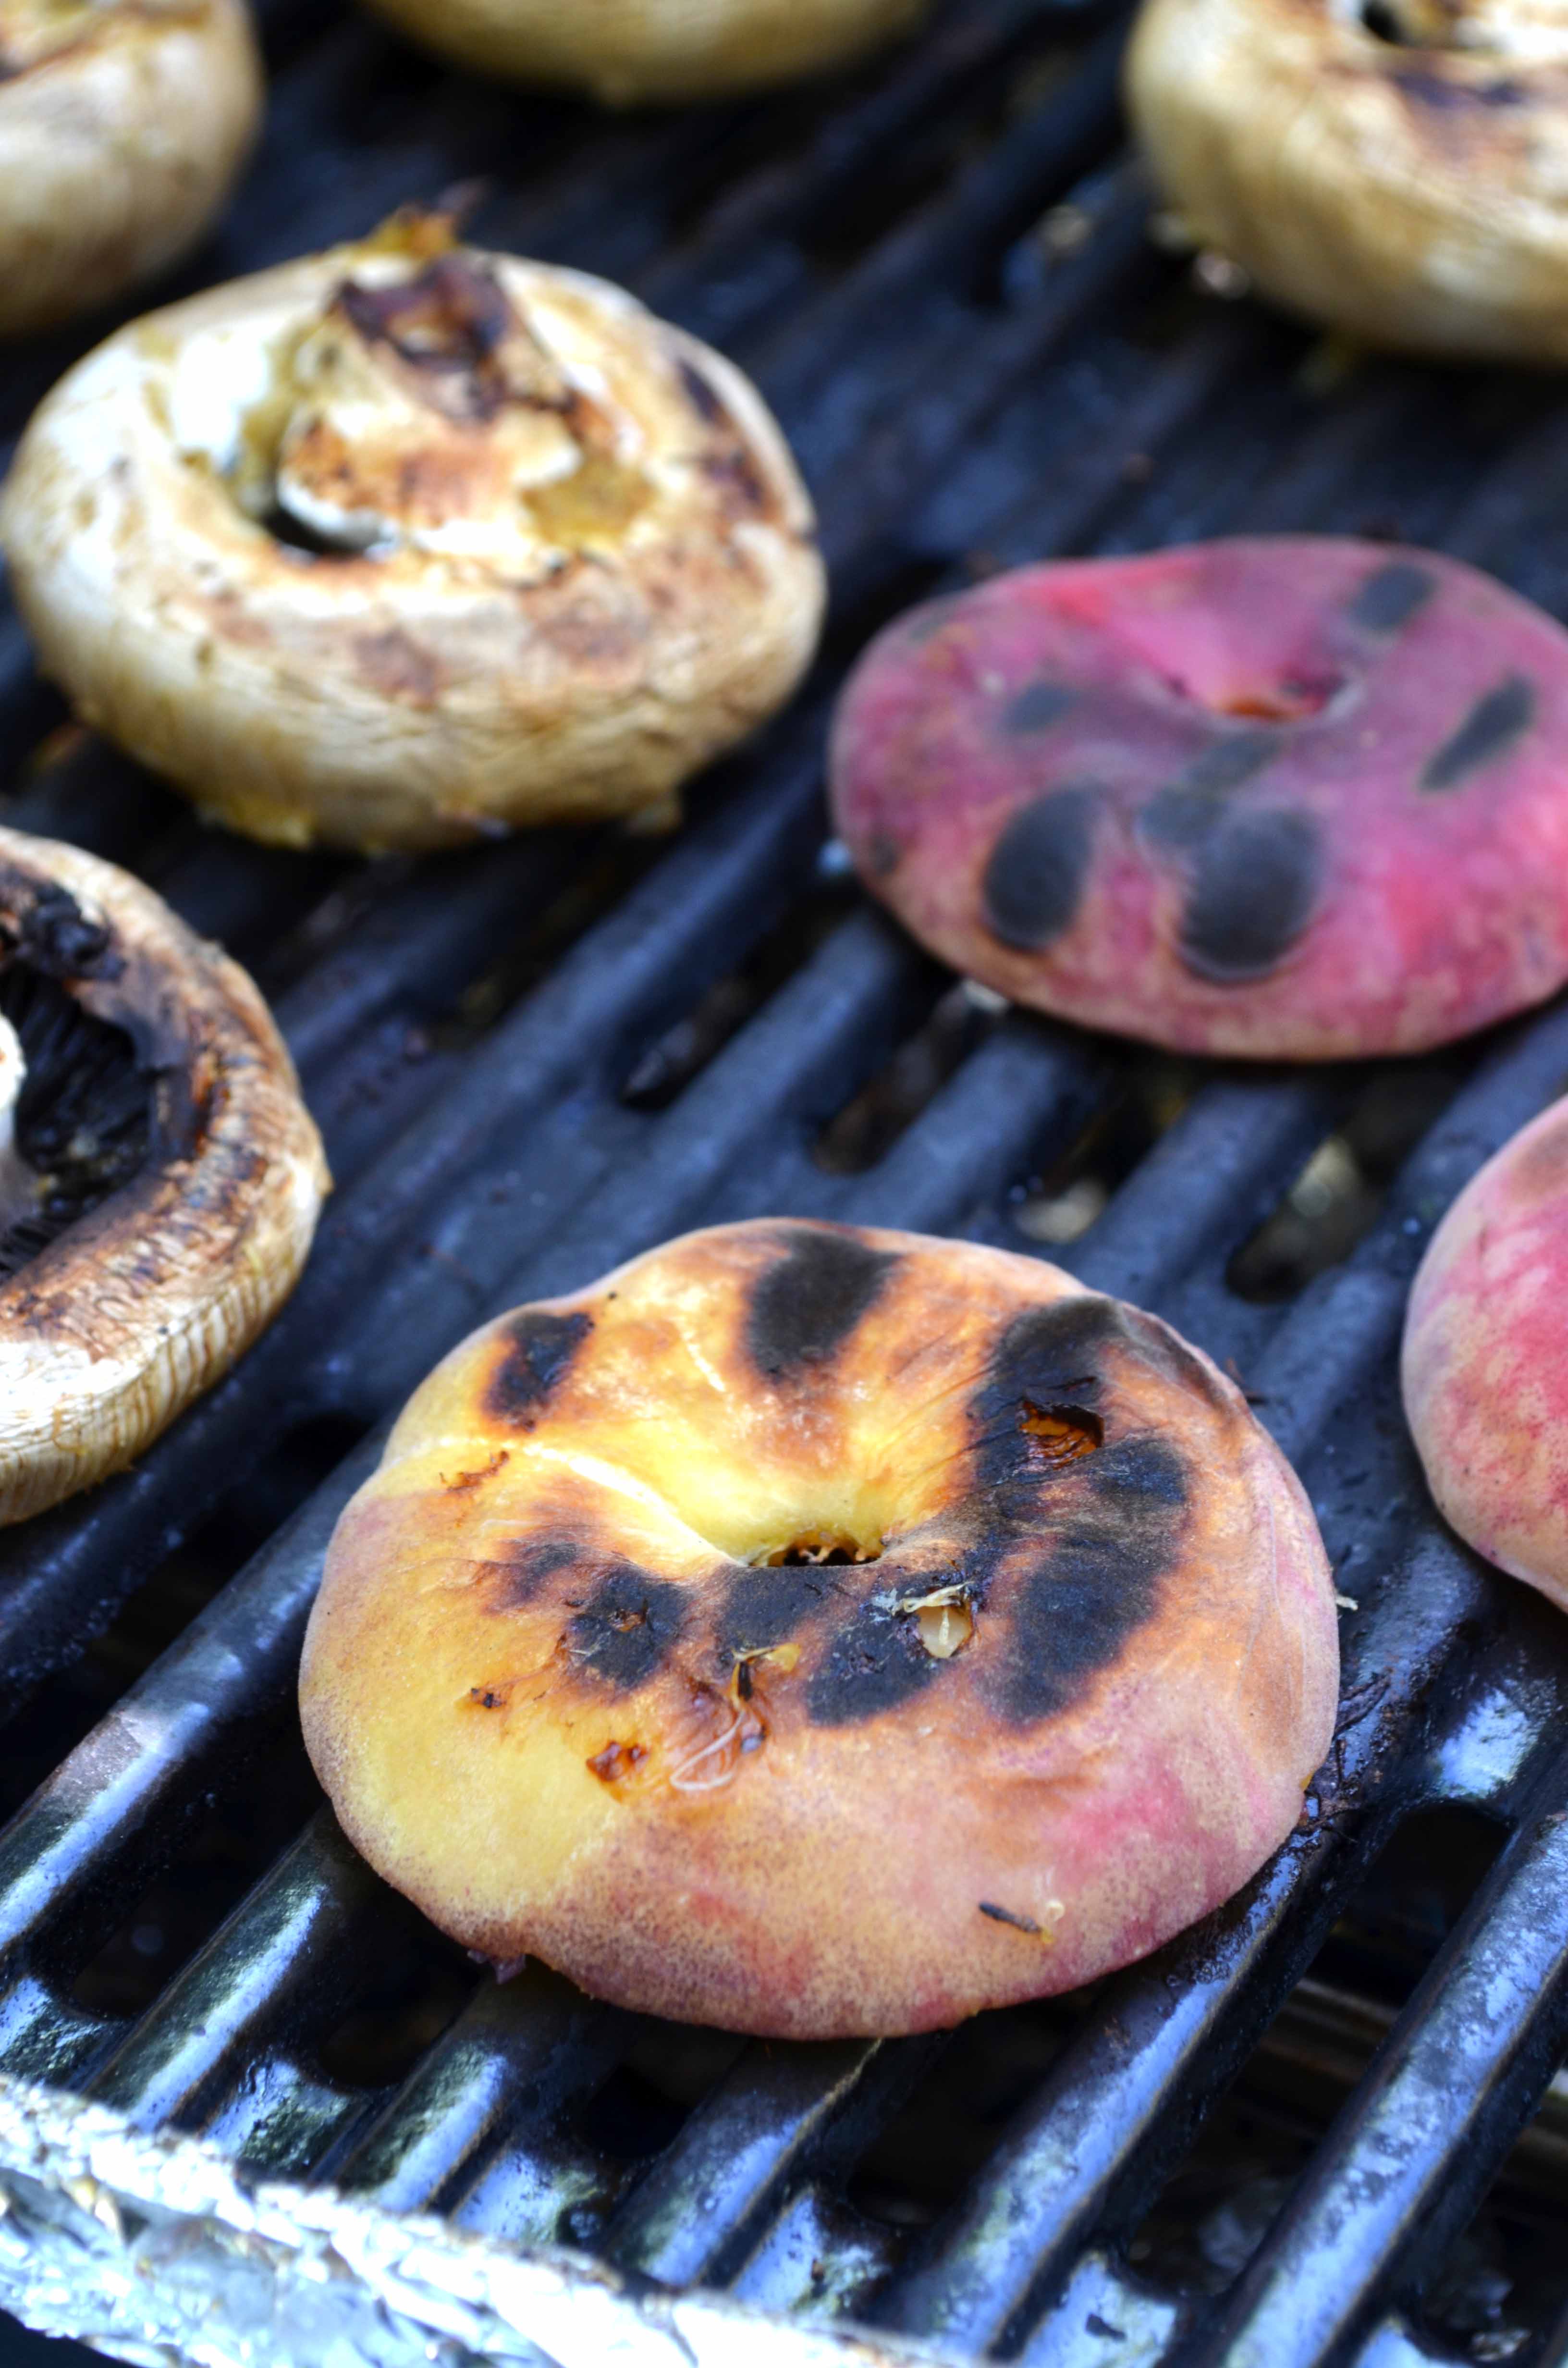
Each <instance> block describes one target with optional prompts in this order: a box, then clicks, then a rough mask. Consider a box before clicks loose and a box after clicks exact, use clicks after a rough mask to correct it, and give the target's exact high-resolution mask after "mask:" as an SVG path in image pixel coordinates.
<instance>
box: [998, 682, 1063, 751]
mask: <svg viewBox="0 0 1568 2368" xmlns="http://www.w3.org/2000/svg"><path fill="white" fill-rule="evenodd" d="M1077 695H1078V694H1077V692H1076V691H1074V690H1069V689H1067V687H1066V685H1065V684H1064V683H1060V682H1049V681H1042V682H1031V683H1026V685H1025V686H1024V688H1023V689H1022V690H1020V691H1017V693H1015V695H1014V697H1013V698H1011V699H1010V700H1008V701H1007V704H1006V707H1005V708H1004V710H1003V712H1002V729H1003V730H1004V732H1006V733H1008V734H1011V735H1013V736H1014V737H1019V738H1021V737H1022V736H1023V735H1024V734H1028V733H1030V732H1045V731H1048V730H1049V729H1050V727H1051V724H1053V723H1059V722H1060V721H1061V719H1062V716H1063V715H1065V714H1066V712H1067V710H1068V709H1069V708H1070V707H1071V706H1072V704H1073V702H1074V700H1075V699H1076V697H1077Z"/></svg>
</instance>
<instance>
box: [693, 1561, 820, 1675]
mask: <svg viewBox="0 0 1568 2368" xmlns="http://www.w3.org/2000/svg"><path fill="white" fill-rule="evenodd" d="M840 1592H841V1582H839V1581H838V1580H836V1579H835V1577H834V1576H833V1574H832V1572H831V1571H827V1570H824V1569H822V1568H821V1567H820V1565H811V1564H794V1565H789V1564H786V1565H781V1566H780V1567H779V1568H778V1569H767V1570H743V1571H742V1572H740V1573H739V1575H738V1576H737V1577H735V1578H734V1579H733V1580H732V1581H731V1584H730V1591H729V1593H728V1595H727V1596H726V1597H725V1599H724V1608H723V1610H722V1611H721V1612H720V1614H719V1620H718V1634H717V1642H718V1646H719V1654H720V1658H721V1660H722V1663H723V1664H724V1665H725V1666H726V1667H727V1666H728V1664H729V1663H730V1662H732V1661H733V1659H734V1658H735V1656H736V1655H737V1654H738V1653H760V1652H764V1651H766V1650H767V1648H768V1647H769V1646H771V1645H782V1644H784V1643H786V1642H787V1641H788V1639H789V1638H790V1637H791V1636H792V1635H793V1634H795V1631H796V1630H797V1629H798V1628H800V1627H801V1626H803V1625H804V1623H805V1622H807V1621H808V1620H810V1619H811V1618H812V1614H813V1613H814V1612H817V1611H821V1609H822V1607H823V1605H824V1603H827V1602H831V1601H832V1600H834V1599H835V1597H837V1596H838V1595H839V1594H840Z"/></svg>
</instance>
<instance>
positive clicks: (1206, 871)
mask: <svg viewBox="0 0 1568 2368" xmlns="http://www.w3.org/2000/svg"><path fill="white" fill-rule="evenodd" d="M1322 876H1323V846H1322V837H1321V834H1320V832H1319V829H1318V825H1317V823H1316V821H1315V819H1314V818H1313V816H1312V815H1311V814H1301V813H1299V812H1296V811H1294V810H1292V809H1290V808H1289V807H1283V808H1274V809H1271V810H1269V811H1267V812H1265V813H1262V814H1227V815H1226V817H1225V819H1224V820H1223V822H1221V824H1220V825H1219V827H1218V828H1217V829H1215V830H1214V831H1212V832H1210V834H1209V835H1208V836H1207V837H1205V838H1204V839H1203V841H1202V843H1201V845H1200V847H1199V853H1198V860H1197V874H1196V878H1195V880H1194V882H1193V888H1192V894H1191V895H1190V897H1189V898H1188V900H1187V910H1186V912H1185V914H1184V915H1183V916H1182V924H1181V939H1180V951H1181V958H1182V961H1183V962H1184V963H1185V964H1186V966H1187V969H1188V970H1189V971H1191V972H1192V973H1194V975H1195V976H1197V977H1199V978H1206V979H1212V980H1213V981H1214V982H1215V984H1216V985H1221V986H1225V985H1232V984H1233V983H1235V982H1239V981H1241V980H1244V979H1253V978H1264V977H1267V974H1268V973H1269V972H1270V971H1271V970H1273V969H1274V968H1275V967H1276V965H1277V964H1278V962H1281V961H1282V960H1283V959H1284V957H1285V955H1286V954H1287V953H1288V952H1289V951H1290V947H1291V946H1292V945H1293V944H1294V943H1295V941H1296V939H1298V938H1299V937H1300V936H1301V931H1302V930H1303V929H1304V928H1306V926H1307V923H1308V922H1309V921H1310V920H1311V918H1312V907H1313V905H1315V904H1316V902H1317V896H1318V890H1319V887H1320V884H1321V882H1322Z"/></svg>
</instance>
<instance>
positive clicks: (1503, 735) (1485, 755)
mask: <svg viewBox="0 0 1568 2368" xmlns="http://www.w3.org/2000/svg"><path fill="white" fill-rule="evenodd" d="M1534 720H1535V685H1534V684H1533V683H1532V682H1530V681H1529V680H1528V677H1526V676H1524V675H1522V674H1514V675H1510V676H1509V677H1508V679H1507V680H1506V682H1500V683H1498V684H1497V685H1496V687H1495V688H1494V689H1492V690H1489V691H1486V692H1484V693H1483V696H1482V697H1481V698H1480V699H1478V700H1476V702H1475V705H1474V706H1473V707H1472V708H1471V711H1470V713H1469V714H1468V715H1467V716H1466V717H1465V719H1464V722H1463V723H1461V724H1460V728H1459V730H1458V731H1457V732H1456V733H1455V734H1453V736H1452V737H1451V738H1450V739H1448V740H1445V741H1444V743H1443V745H1442V746H1441V747H1440V748H1439V749H1438V751H1437V755H1436V756H1435V757H1433V758H1432V760H1431V762H1430V763H1429V764H1428V766H1427V768H1426V771H1425V772H1424V773H1423V774H1422V776H1421V786H1422V788H1423V789H1424V790H1451V789H1454V788H1457V786H1458V785H1459V783H1460V781H1462V780H1464V779H1465V777H1466V775H1467V774H1469V773H1473V772H1475V771H1477V770H1478V768H1480V767H1481V766H1483V765H1490V764H1493V763H1494V762H1495V760H1496V759H1497V758H1498V757H1501V756H1502V755H1503V754H1504V752H1505V750H1506V749H1507V748H1510V747H1511V746H1513V744H1514V742H1515V741H1516V740H1517V738H1518V736H1519V734H1520V733H1521V732H1523V731H1525V730H1526V729H1527V728H1528V725H1529V724H1530V723H1533V722H1534Z"/></svg>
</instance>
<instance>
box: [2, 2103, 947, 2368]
mask: <svg viewBox="0 0 1568 2368" xmlns="http://www.w3.org/2000/svg"><path fill="white" fill-rule="evenodd" d="M0 2306H3V2307H4V2308H5V2309H6V2310H9V2311H11V2312H12V2313H13V2314H14V2315H15V2316H16V2317H17V2318H20V2319H23V2320H25V2321H26V2323H27V2324H28V2326H29V2327H34V2328H39V2329H40V2331H41V2332H42V2333H44V2334H47V2335H68V2336H74V2338H75V2339H76V2340H78V2341H79V2342H84V2343H89V2344H92V2345H93V2346H95V2347H96V2348H97V2350H98V2351H107V2352H108V2353H110V2354H111V2355H112V2356H113V2357H115V2358H118V2359H121V2360H129V2361H132V2362H139V2363H145V2368H185V2363H192V2368H414V2363H415V2362H418V2363H420V2368H477V2363H478V2362H483V2361H494V2362H507V2361H513V2362H522V2363H526V2368H922V2363H924V2368H930V2363H931V2362H934V2361H936V2360H937V2359H938V2358H940V2357H941V2355H940V2354H938V2353H937V2352H936V2351H930V2350H928V2349H927V2348H926V2346H924V2345H922V2344H917V2343H915V2344H911V2343H902V2342H900V2343H894V2344H886V2343H883V2342H882V2340H881V2339H880V2338H879V2337H868V2336H853V2335H846V2334H841V2333H839V2332H837V2331H836V2330H831V2329H824V2328H807V2327H799V2326H794V2325H791V2324H789V2323H786V2322H783V2321H780V2320H777V2319H771V2318H767V2317H764V2316H763V2314H762V2313H760V2312H758V2311H754V2310H748V2309H746V2308H745V2307H744V2305H741V2304H738V2303H733V2302H731V2301H728V2300H727V2299H726V2298H725V2297H724V2296H722V2295H720V2294H669V2293H665V2292H664V2291H662V2290H658V2289H650V2288H647V2287H643V2288H642V2290H636V2289H634V2288H633V2287H632V2286H631V2285H630V2284H628V2283H626V2282H625V2281H623V2280H621V2279H620V2278H619V2277H618V2276H617V2275H616V2273H615V2272H614V2271H612V2270H608V2269H606V2268H604V2267H603V2266H602V2265H601V2264H599V2263H597V2262H595V2261H591V2260H585V2259H584V2258H583V2257H582V2256H580V2255H577V2254H573V2253H568V2252H564V2251H556V2250H553V2249H551V2250H544V2249H540V2250H530V2251H528V2252H523V2251H519V2250H515V2249H511V2248H507V2247H505V2246H502V2245H497V2244H493V2243H490V2242H488V2241H487V2240H486V2239H485V2238H483V2237H474V2236H470V2235H468V2234H466V2233H465V2232H464V2231H463V2230H461V2229H458V2228H454V2227H452V2226H449V2224H448V2223H447V2222H446V2221H443V2220H439V2219H436V2218H433V2217H431V2216H428V2215H425V2214H419V2215H413V2214H411V2215H410V2216H408V2217H407V2218H403V2217H401V2216H399V2215H398V2214H395V2213H391V2212H384V2211H382V2210H381V2208H380V2207H379V2206H378V2205H376V2204H374V2203H362V2202H359V2201H358V2200H357V2199H355V2198H352V2197H348V2196H344V2195H338V2194H335V2193H334V2192H333V2191H332V2190H331V2189H330V2188H302V2187H295V2186H290V2185H288V2184H286V2183H284V2182H283V2181H281V2180H278V2181H268V2182H265V2183H258V2184H256V2185H254V2186H252V2185H248V2184H247V2183H246V2182H245V2180H244V2178H243V2177H242V2176H241V2175H240V2174H239V2173H237V2172H236V2170H235V2169H234V2167H233V2165H232V2164H231V2163H229V2162H227V2161H226V2160H225V2159H224V2157H222V2155H221V2154H219V2153H218V2152H217V2150H216V2149H215V2148H214V2147H212V2146H208V2145H206V2144H205V2143H204V2142H203V2141H201V2140H200V2139H197V2138H190V2137H183V2136H179V2135H170V2134H161V2135H148V2134H147V2133H146V2132H144V2131H141V2130H137V2129H134V2128H133V2127H132V2126H131V2123H129V2122H128V2121H127V2120H126V2119H125V2117H124V2116H123V2115H122V2114H119V2113H116V2112H109V2111H108V2110H107V2109H106V2108H105V2107H103V2106H101V2105H95V2104H91V2103H89V2102H87V2101H86V2100H84V2099H82V2098H80V2097H73V2096H70V2095H68V2094H66V2093H64V2092H63V2091H62V2090H59V2089H42V2088H38V2087H36V2086H34V2085H32V2084H31V2083H29V2082H27V2081H21V2080H12V2079H7V2078H5V2077H4V2076H0Z"/></svg>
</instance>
